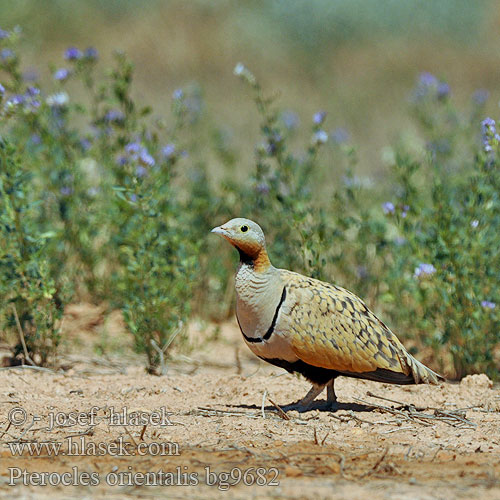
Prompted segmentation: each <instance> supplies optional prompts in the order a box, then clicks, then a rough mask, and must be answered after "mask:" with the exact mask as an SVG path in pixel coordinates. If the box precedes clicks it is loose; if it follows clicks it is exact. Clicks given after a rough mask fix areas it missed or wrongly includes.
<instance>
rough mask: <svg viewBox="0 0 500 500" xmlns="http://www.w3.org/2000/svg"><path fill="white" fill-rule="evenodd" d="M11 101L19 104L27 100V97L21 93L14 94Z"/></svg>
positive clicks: (15, 104)
mask: <svg viewBox="0 0 500 500" xmlns="http://www.w3.org/2000/svg"><path fill="white" fill-rule="evenodd" d="M9 100H10V102H12V104H14V106H17V105H19V104H23V103H24V102H25V101H26V98H25V97H24V96H23V95H21V94H14V95H13V96H12V97H11V98H10V99H9Z"/></svg>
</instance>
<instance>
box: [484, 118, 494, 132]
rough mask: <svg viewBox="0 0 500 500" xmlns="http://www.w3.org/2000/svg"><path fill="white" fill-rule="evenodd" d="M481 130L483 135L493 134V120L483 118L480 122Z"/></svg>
mask: <svg viewBox="0 0 500 500" xmlns="http://www.w3.org/2000/svg"><path fill="white" fill-rule="evenodd" d="M481 130H482V132H483V134H487V133H491V134H494V133H495V120H493V118H490V117H488V118H485V119H484V120H483V121H482V122H481Z"/></svg>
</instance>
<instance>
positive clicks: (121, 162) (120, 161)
mask: <svg viewBox="0 0 500 500" xmlns="http://www.w3.org/2000/svg"><path fill="white" fill-rule="evenodd" d="M116 163H117V164H118V165H120V167H123V166H124V165H126V164H127V163H128V158H127V157H126V156H123V155H120V156H119V157H118V158H117V159H116Z"/></svg>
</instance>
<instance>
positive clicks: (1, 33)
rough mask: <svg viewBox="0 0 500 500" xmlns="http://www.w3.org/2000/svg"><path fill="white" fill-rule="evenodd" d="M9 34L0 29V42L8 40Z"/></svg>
mask: <svg viewBox="0 0 500 500" xmlns="http://www.w3.org/2000/svg"><path fill="white" fill-rule="evenodd" d="M9 36H10V33H9V32H8V31H5V30H3V29H2V28H0V40H4V39H5V38H9Z"/></svg>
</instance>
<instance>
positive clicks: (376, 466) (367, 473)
mask: <svg viewBox="0 0 500 500" xmlns="http://www.w3.org/2000/svg"><path fill="white" fill-rule="evenodd" d="M388 451H389V447H388V446H386V448H385V450H384V452H383V453H382V455H381V456H380V457H379V459H378V460H377V461H376V462H375V465H374V466H373V467H372V468H371V469H370V470H369V471H367V472H365V473H364V474H361V476H359V479H361V478H363V477H366V476H368V475H369V474H371V473H372V472H374V471H376V470H377V469H378V467H379V466H380V464H381V463H382V462H383V461H384V458H385V457H386V456H387V453H388Z"/></svg>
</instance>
